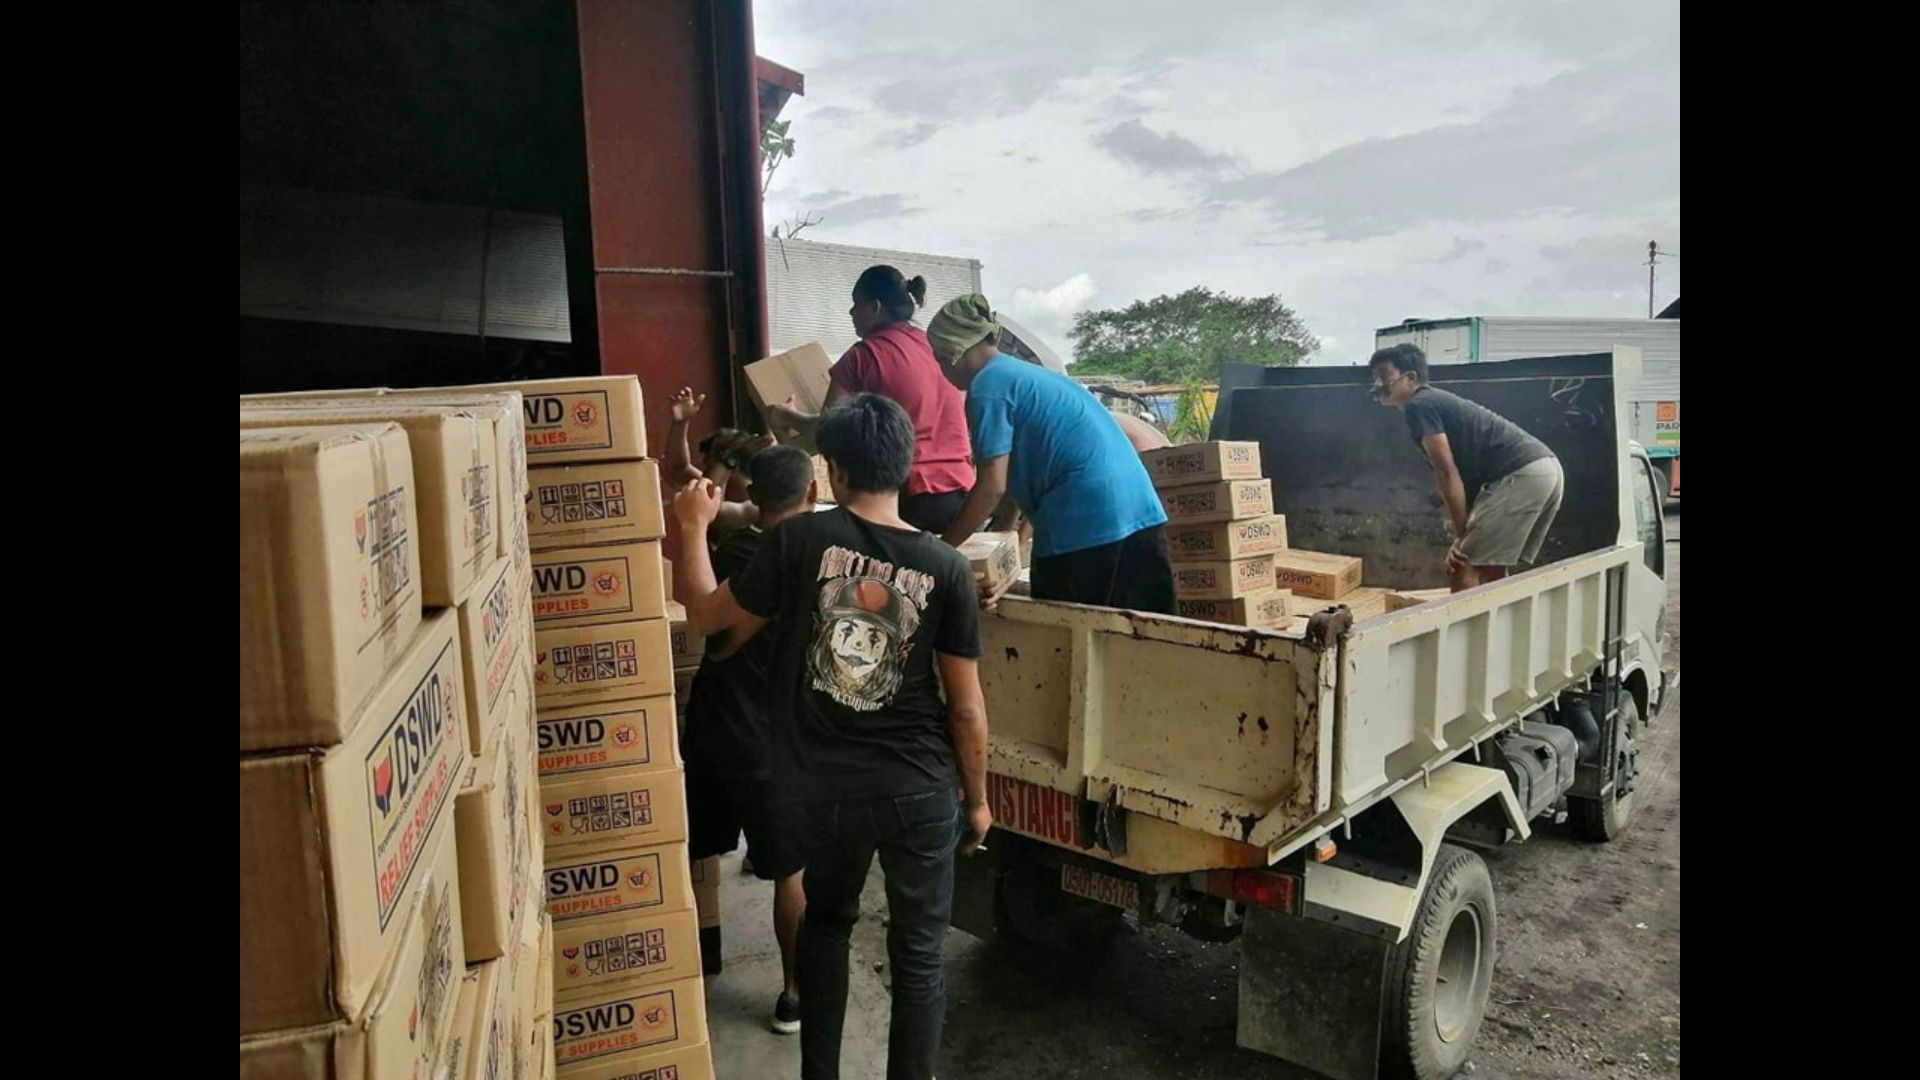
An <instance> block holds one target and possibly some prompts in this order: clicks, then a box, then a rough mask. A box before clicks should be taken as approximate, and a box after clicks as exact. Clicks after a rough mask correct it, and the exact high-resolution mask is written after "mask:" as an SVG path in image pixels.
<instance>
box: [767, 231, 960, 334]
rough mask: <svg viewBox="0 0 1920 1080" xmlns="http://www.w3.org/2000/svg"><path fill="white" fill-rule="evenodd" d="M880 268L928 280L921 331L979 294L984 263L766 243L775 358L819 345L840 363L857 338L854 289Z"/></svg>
mask: <svg viewBox="0 0 1920 1080" xmlns="http://www.w3.org/2000/svg"><path fill="white" fill-rule="evenodd" d="M876 264H885V265H887V266H892V267H894V268H896V269H898V270H899V271H900V272H901V273H902V274H905V275H906V276H907V277H909V278H911V277H913V276H914V275H915V274H918V275H920V276H921V277H924V278H926V279H927V304H926V307H924V308H922V309H921V311H920V314H919V315H918V316H916V317H915V319H914V322H916V323H918V324H919V325H921V326H923V327H924V326H925V325H926V324H927V320H928V319H930V318H932V317H933V313H934V312H935V311H938V310H940V305H942V304H944V303H946V302H947V301H949V300H951V299H953V298H954V297H956V296H965V295H967V294H968V293H976V292H980V291H981V288H980V262H979V260H977V259H964V258H956V257H954V256H950V255H924V254H919V253H916V252H911V251H889V250H887V249H885V248H870V247H856V246H853V245H849V244H823V243H818V242H815V241H812V240H769V241H767V321H768V323H769V327H770V331H771V335H772V336H771V339H770V342H769V344H770V346H771V348H772V351H773V352H784V351H786V350H788V349H791V348H794V347H795V346H798V345H805V344H807V343H808V342H810V341H817V342H819V343H820V345H821V347H822V348H824V349H826V350H827V355H829V356H831V357H833V358H835V359H838V358H839V357H840V354H841V353H844V352H846V351H847V349H848V348H850V347H852V345H853V343H854V342H855V341H857V340H859V338H858V337H857V336H856V335H855V334H854V332H853V323H852V321H851V320H849V319H848V317H847V308H849V307H850V306H852V303H853V283H854V282H855V281H856V280H858V279H859V277H860V274H861V272H862V271H864V270H866V268H867V267H869V266H873V265H876Z"/></svg>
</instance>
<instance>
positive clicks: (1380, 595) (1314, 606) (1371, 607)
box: [1287, 585, 1388, 622]
mask: <svg viewBox="0 0 1920 1080" xmlns="http://www.w3.org/2000/svg"><path fill="white" fill-rule="evenodd" d="M1387 595H1388V594H1387V590H1385V589H1381V588H1377V587H1374V586H1371V585H1363V586H1361V587H1360V588H1358V589H1353V590H1350V591H1348V592H1347V593H1345V594H1343V595H1342V596H1341V597H1340V598H1339V599H1337V600H1327V599H1322V598H1320V597H1313V596H1301V595H1298V594H1295V595H1294V598H1293V599H1292V600H1291V601H1290V602H1289V603H1288V605H1287V606H1288V609H1289V610H1291V611H1292V612H1293V613H1294V614H1295V615H1312V614H1314V613H1316V612H1320V611H1325V610H1326V609H1328V608H1330V607H1333V606H1335V605H1336V604H1344V605H1346V608H1347V610H1348V611H1349V612H1351V613H1352V615H1353V620H1354V621H1355V622H1360V621H1362V620H1364V619H1371V618H1375V617H1377V616H1380V615H1385V614H1386V613H1387Z"/></svg>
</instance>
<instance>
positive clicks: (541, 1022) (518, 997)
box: [509, 909, 553, 1033]
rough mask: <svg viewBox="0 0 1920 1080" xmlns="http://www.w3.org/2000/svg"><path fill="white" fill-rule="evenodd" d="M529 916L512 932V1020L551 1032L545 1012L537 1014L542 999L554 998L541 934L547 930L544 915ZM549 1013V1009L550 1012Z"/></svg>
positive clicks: (549, 960) (531, 913)
mask: <svg viewBox="0 0 1920 1080" xmlns="http://www.w3.org/2000/svg"><path fill="white" fill-rule="evenodd" d="M527 914H528V917H527V918H526V919H523V920H522V921H521V925H520V926H519V927H518V928H516V929H515V931H514V943H513V952H512V953H511V954H510V955H511V956H512V959H513V987H512V990H511V992H510V995H509V996H510V997H511V998H512V999H513V1001H512V1005H513V1012H514V1016H515V1018H516V1019H517V1020H518V1021H519V1023H520V1025H521V1026H522V1027H524V1028H534V1027H537V1028H538V1029H539V1030H540V1031H541V1032H543V1033H550V1032H551V1029H550V1028H549V1027H548V1026H547V1024H546V1022H545V1018H546V1016H547V1014H546V1013H543V1012H541V1011H540V1003H541V998H542V996H543V995H544V996H545V997H546V998H547V999H548V1000H551V999H552V996H553V957H552V955H551V953H550V952H549V951H547V950H546V948H545V946H546V944H548V943H546V942H543V941H542V939H541V934H542V933H544V932H547V931H549V930H550V925H549V923H548V922H547V919H546V917H545V916H544V915H541V914H539V913H538V912H537V911H534V910H531V909H530V910H529V911H528V913H527ZM549 1011H551V1009H549Z"/></svg>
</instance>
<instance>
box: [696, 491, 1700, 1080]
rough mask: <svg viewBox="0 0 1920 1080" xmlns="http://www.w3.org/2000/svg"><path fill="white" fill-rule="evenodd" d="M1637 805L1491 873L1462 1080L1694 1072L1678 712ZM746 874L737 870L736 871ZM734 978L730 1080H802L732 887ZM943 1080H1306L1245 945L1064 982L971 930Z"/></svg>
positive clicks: (719, 1016)
mask: <svg viewBox="0 0 1920 1080" xmlns="http://www.w3.org/2000/svg"><path fill="white" fill-rule="evenodd" d="M1679 521H1680V519H1679V514H1678V511H1677V510H1675V511H1671V512H1670V513H1669V516H1668V518H1667V523H1668V533H1669V536H1668V544H1667V556H1668V585H1669V602H1668V608H1667V633H1668V653H1667V660H1666V663H1667V666H1668V667H1670V668H1673V669H1675V670H1678V668H1679V666H1680V575H1679V563H1680V545H1679V542H1678V533H1679ZM1648 736H1649V737H1648V745H1647V746H1646V747H1645V748H1644V749H1643V750H1642V758H1641V760H1642V764H1643V766H1644V768H1645V769H1646V773H1645V778H1644V779H1643V781H1642V784H1643V786H1642V788H1641V791H1642V792H1643V793H1644V794H1643V795H1642V799H1643V802H1642V804H1641V806H1640V809H1639V813H1638V816H1637V818H1636V819H1635V821H1634V824H1633V827H1632V828H1631V829H1630V830H1629V831H1628V832H1627V834H1626V835H1625V836H1623V837H1621V838H1620V839H1618V840H1616V841H1614V842H1613V843H1612V844H1608V845H1595V844H1590V843H1586V842H1583V841H1580V840H1578V839H1576V838H1574V837H1573V835H1572V834H1571V832H1570V831H1569V830H1568V829H1567V828H1565V827H1554V826H1540V827H1536V830H1535V833H1534V837H1533V839H1532V840H1530V841H1529V842H1527V843H1525V844H1520V845H1512V846H1509V847H1508V848H1506V849H1504V850H1502V851H1500V852H1498V853H1495V854H1493V855H1491V856H1489V858H1488V863H1489V866H1490V867H1491V869H1492V872H1493V878H1494V887H1495V890H1496V895H1497V896H1498V898H1499V904H1500V907H1499V919H1500V923H1499V943H1498V959H1497V966H1496V973H1495V976H1494V983H1493V1003H1492V1004H1491V1005H1490V1006H1489V1010H1488V1016H1487V1021H1486V1023H1485V1024H1484V1025H1483V1026H1482V1028H1481V1030H1480V1036H1479V1039H1478V1041H1477V1044H1476V1050H1475V1053H1474V1056H1473V1058H1472V1060H1471V1062H1470V1063H1469V1065H1468V1067H1467V1069H1466V1070H1463V1071H1462V1073H1461V1074H1460V1076H1461V1077H1475V1078H1478V1077H1495V1078H1499V1080H1549V1078H1553V1080H1557V1078H1562V1077H1582V1078H1585V1077H1593V1078H1602V1080H1611V1078H1641V1077H1662V1076H1668V1075H1677V1074H1678V1073H1679V1071H1680V695H1679V694H1678V693H1677V692H1676V693H1674V694H1673V696H1672V697H1671V699H1670V700H1669V701H1668V703H1667V706H1666V708H1665V709H1664V710H1663V711H1662V714H1661V715H1660V716H1659V717H1658V718H1657V719H1656V720H1655V721H1654V723H1653V725H1652V727H1651V728H1650V730H1649V732H1648ZM737 860H738V856H734V857H733V858H732V859H730V860H729V864H730V865H733V864H737ZM874 877H875V880H873V881H871V882H869V886H870V887H869V888H868V889H867V894H866V898H865V900H864V903H863V911H862V918H861V922H860V924H859V926H858V927H857V928H856V931H855V936H854V946H853V972H854V985H853V987H852V997H851V1000H850V1008H849V1010H848V1016H847V1033H846V1040H847V1041H846V1053H845V1069H844V1071H843V1075H844V1076H845V1077H847V1078H848V1080H856V1078H859V1080H865V1078H872V1080H879V1078H881V1077H883V1076H885V1074H886V1066H885V1052H884V1048H885V1046H886V1023H887V1004H886V1001H887V999H886V975H885V971H884V964H883V963H882V962H883V961H884V960H885V957H886V947H885V938H884V935H885V930H884V927H883V921H884V918H885V914H886V911H885V907H886V904H885V899H884V896H883V894H882V891H881V887H880V882H879V880H878V877H879V871H878V867H877V866H876V868H875V871H874ZM730 881H738V882H740V885H739V886H738V887H736V888H731V889H730V891H729V894H728V896H727V900H726V910H727V925H728V930H727V933H728V941H727V946H726V948H725V950H724V953H725V955H726V957H727V964H728V971H727V972H726V973H725V974H723V975H722V976H720V977H719V978H718V979H716V980H713V981H712V983H711V984H710V986H709V1003H710V1009H711V1012H712V1015H713V1048H714V1059H715V1065H716V1071H717V1073H718V1075H719V1076H720V1077H722V1078H723V1080H734V1078H736V1077H759V1076H789V1075H797V1074H798V1071H799V1050H798V1046H797V1041H796V1040H793V1039H784V1038H781V1037H779V1036H775V1035H771V1034H769V1033H768V1032H767V1030H766V1028H765V1026H764V1023H765V1021H764V1015H765V1012H766V1010H767V1007H768V1006H770V1005H771V1003H772V996H773V992H777V988H778V981H777V980H778V976H777V974H776V972H777V970H778V966H777V965H778V959H777V953H775V952H773V942H772V935H771V933H770V931H769V930H767V929H766V927H767V904H766V899H765V897H763V896H761V895H760V894H761V893H762V892H763V891H764V889H765V887H764V886H761V887H758V888H756V887H755V884H756V883H753V882H751V880H750V879H744V880H743V879H740V878H730ZM946 948H947V980H948V982H947V991H948V1021H947V1036H946V1041H945V1048H944V1051H943V1053H942V1055H941V1066H940V1073H939V1074H940V1075H941V1076H943V1077H946V1078H947V1080H1016V1078H1017V1080H1033V1078H1034V1077H1060V1078H1078V1077H1103V1078H1104V1077H1155V1078H1158V1077H1166V1078H1174V1077H1181V1078H1187V1077H1190V1078H1194V1080H1251V1078H1274V1080H1296V1078H1298V1080H1305V1078H1306V1077H1307V1076H1309V1075H1310V1074H1306V1073H1303V1072H1301V1071H1299V1070H1296V1069H1293V1068H1290V1067H1288V1066H1286V1065H1284V1064H1282V1063H1280V1062H1277V1061H1274V1060H1272V1059H1270V1058H1267V1057H1264V1056H1262V1055H1259V1054H1255V1053H1252V1052H1250V1051H1244V1050H1240V1049H1238V1048H1237V1047H1235V1046H1234V1038H1233V1035H1234V1009H1235V998H1236V996H1237V983H1238V972H1237V970H1236V968H1235V963H1236V962H1237V960H1238V958H1239V953H1238V947H1237V946H1236V945H1232V944H1228V945H1206V944H1203V943H1200V942H1197V941H1194V940H1193V939H1191V938H1188V937H1186V936H1185V935H1183V934H1181V933H1179V932H1178V931H1176V930H1172V929H1168V928H1162V927H1157V926H1154V927H1148V928H1146V929H1144V930H1143V931H1141V932H1140V933H1139V934H1137V935H1132V936H1129V937H1126V938H1123V939H1121V940H1120V941H1118V942H1116V943H1115V944H1114V945H1113V947H1112V948H1110V949H1108V950H1107V951H1106V952H1105V953H1104V954H1103V955H1102V956H1101V957H1100V958H1099V960H1098V961H1097V962H1094V963H1092V964H1090V965H1086V966H1063V965H1057V964H1052V963H1049V962H1048V961H1046V960H1045V959H1044V958H1042V957H1039V956H1036V955H1034V954H1032V953H1029V952H1023V951H1021V950H1019V949H1018V948H1010V947H1008V946H1006V945H1004V944H1001V943H998V942H983V941H980V940H978V939H975V938H973V937H971V936H969V935H967V934H964V933H961V932H959V931H955V932H953V933H952V934H951V935H949V938H948V941H947V947H946Z"/></svg>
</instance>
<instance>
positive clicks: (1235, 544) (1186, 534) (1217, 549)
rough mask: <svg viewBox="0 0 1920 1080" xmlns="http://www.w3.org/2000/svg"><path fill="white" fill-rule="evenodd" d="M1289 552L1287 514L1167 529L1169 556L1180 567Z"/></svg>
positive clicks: (1174, 526) (1171, 526)
mask: <svg viewBox="0 0 1920 1080" xmlns="http://www.w3.org/2000/svg"><path fill="white" fill-rule="evenodd" d="M1286 549H1287V518H1286V515H1284V514H1269V515H1268V516H1266V517H1257V518H1247V519H1245V520H1243V521H1219V522H1214V523H1212V524H1207V525H1173V524H1169V525H1168V526H1167V555H1168V557H1169V558H1171V559H1172V560H1173V561H1174V562H1177V563H1178V562H1194V561H1203V560H1217V559H1246V558H1251V557H1252V556H1255V555H1271V554H1273V553H1274V552H1276V551H1285V550H1286Z"/></svg>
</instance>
